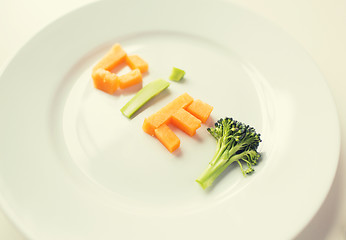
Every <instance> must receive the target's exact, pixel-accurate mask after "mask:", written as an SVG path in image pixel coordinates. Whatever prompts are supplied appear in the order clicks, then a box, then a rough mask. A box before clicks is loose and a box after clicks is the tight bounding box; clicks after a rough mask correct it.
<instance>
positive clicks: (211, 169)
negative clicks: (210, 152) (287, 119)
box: [196, 118, 261, 189]
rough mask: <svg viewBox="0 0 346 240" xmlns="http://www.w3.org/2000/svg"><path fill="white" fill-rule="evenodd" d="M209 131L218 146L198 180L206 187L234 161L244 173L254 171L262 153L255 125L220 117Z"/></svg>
mask: <svg viewBox="0 0 346 240" xmlns="http://www.w3.org/2000/svg"><path fill="white" fill-rule="evenodd" d="M207 130H208V132H209V133H210V134H211V135H212V136H213V137H214V138H215V139H216V142H217V146H216V152H215V154H214V157H213V159H212V160H211V161H210V162H209V165H208V167H207V168H206V169H205V170H204V172H203V173H202V174H201V175H200V176H199V178H198V179H197V180H196V181H197V182H198V183H199V184H200V185H201V186H202V188H203V189H206V188H207V187H209V186H210V185H212V183H213V182H214V180H215V179H216V178H217V177H218V176H219V175H220V174H221V173H222V172H223V171H224V170H225V169H226V168H227V167H228V166H229V165H231V164H232V163H233V162H237V163H238V165H239V167H240V170H241V171H242V173H243V175H244V176H245V175H246V174H249V173H251V172H253V171H254V169H253V166H254V165H256V164H257V160H258V159H259V158H260V156H261V155H260V154H259V153H258V152H257V148H258V145H259V143H260V142H261V138H260V136H261V135H260V134H258V133H256V131H255V129H254V128H253V127H250V126H249V125H246V124H244V123H242V122H239V121H236V120H234V119H232V118H225V119H222V118H221V119H220V120H218V121H217V122H216V123H215V127H213V128H208V129H207Z"/></svg>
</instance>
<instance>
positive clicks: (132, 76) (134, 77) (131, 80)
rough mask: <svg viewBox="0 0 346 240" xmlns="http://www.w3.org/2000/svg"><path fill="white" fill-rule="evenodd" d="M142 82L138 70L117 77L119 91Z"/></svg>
mask: <svg viewBox="0 0 346 240" xmlns="http://www.w3.org/2000/svg"><path fill="white" fill-rule="evenodd" d="M141 82H142V74H141V72H140V71H139V69H135V70H132V71H131V72H128V73H126V74H124V75H121V76H119V87H120V88H121V89H124V88H128V87H131V86H133V85H135V84H138V83H141Z"/></svg>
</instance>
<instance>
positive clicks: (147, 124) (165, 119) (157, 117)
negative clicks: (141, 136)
mask: <svg viewBox="0 0 346 240" xmlns="http://www.w3.org/2000/svg"><path fill="white" fill-rule="evenodd" d="M192 101H193V98H192V97H191V96H190V95H189V94H187V93H184V94H182V95H180V96H179V97H177V98H176V99H174V100H173V101H172V102H170V103H168V104H167V105H166V106H164V107H163V108H161V109H160V110H159V111H158V112H156V113H154V114H152V115H151V116H149V117H148V118H146V119H145V120H144V123H143V127H142V128H143V130H144V132H146V133H148V134H150V135H152V136H154V131H155V129H156V128H158V127H160V126H161V125H162V124H168V123H169V121H170V119H171V117H172V115H173V114H174V113H175V112H176V111H178V110H179V109H180V108H185V107H187V106H188V105H189V104H191V103H192Z"/></svg>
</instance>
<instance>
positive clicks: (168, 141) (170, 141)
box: [155, 124, 180, 152]
mask: <svg viewBox="0 0 346 240" xmlns="http://www.w3.org/2000/svg"><path fill="white" fill-rule="evenodd" d="M155 137H156V138H157V139H159V140H160V142H161V143H162V144H163V145H164V146H165V147H166V148H167V149H168V151H170V152H173V151H174V150H176V149H177V148H178V147H179V146H180V140H179V138H178V137H177V135H175V133H174V132H173V131H172V130H171V129H170V128H169V127H168V126H167V125H166V124H162V125H161V126H160V127H158V128H156V129H155Z"/></svg>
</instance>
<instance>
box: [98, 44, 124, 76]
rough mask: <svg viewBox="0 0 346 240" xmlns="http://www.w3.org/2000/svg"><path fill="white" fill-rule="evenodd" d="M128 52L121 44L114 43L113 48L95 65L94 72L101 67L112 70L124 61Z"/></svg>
mask: <svg viewBox="0 0 346 240" xmlns="http://www.w3.org/2000/svg"><path fill="white" fill-rule="evenodd" d="M125 59H126V52H125V51H124V50H123V49H122V48H121V46H120V44H118V43H117V44H114V45H113V47H112V48H111V50H109V52H107V54H106V55H105V56H104V57H103V58H102V59H101V60H100V61H99V62H98V63H97V64H96V65H95V67H94V68H93V72H94V71H96V70H97V69H99V68H103V69H105V70H108V71H111V70H112V69H113V68H115V67H116V66H118V65H119V64H120V63H122V62H124V61H125Z"/></svg>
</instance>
